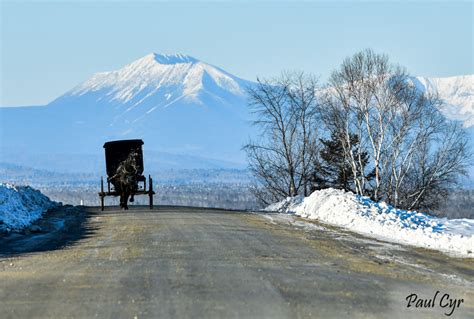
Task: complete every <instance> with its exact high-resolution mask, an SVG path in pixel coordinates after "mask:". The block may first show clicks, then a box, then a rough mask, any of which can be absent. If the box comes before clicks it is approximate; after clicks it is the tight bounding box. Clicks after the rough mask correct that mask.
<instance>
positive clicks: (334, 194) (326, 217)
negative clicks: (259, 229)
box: [265, 188, 474, 258]
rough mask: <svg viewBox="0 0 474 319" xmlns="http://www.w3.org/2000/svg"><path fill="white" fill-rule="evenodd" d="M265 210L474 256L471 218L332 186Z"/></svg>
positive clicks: (369, 234)
mask: <svg viewBox="0 0 474 319" xmlns="http://www.w3.org/2000/svg"><path fill="white" fill-rule="evenodd" d="M265 210H266V211H279V212H285V213H294V214H296V215H298V216H301V217H304V218H308V219H316V220H319V221H321V222H325V223H328V224H332V225H336V226H339V227H344V228H346V229H349V230H351V231H354V232H357V233H360V234H364V235H368V236H371V237H375V238H378V239H382V240H387V241H391V242H397V243H402V244H407V245H413V246H418V247H424V248H429V249H436V250H439V251H443V252H446V253H448V254H450V255H454V256H458V257H470V258H472V257H474V220H472V219H447V218H437V217H433V216H430V215H426V214H423V213H418V212H416V211H405V210H401V209H397V208H394V207H392V206H390V205H388V204H386V203H384V202H381V203H377V202H373V201H372V200H370V199H369V198H367V197H362V196H358V195H355V194H353V193H351V192H344V191H343V190H337V189H333V188H328V189H324V190H320V191H316V192H314V193H313V194H311V195H310V196H309V197H306V198H302V197H295V198H287V199H285V200H283V201H281V202H279V203H275V204H272V205H270V206H268V207H267V208H266V209H265Z"/></svg>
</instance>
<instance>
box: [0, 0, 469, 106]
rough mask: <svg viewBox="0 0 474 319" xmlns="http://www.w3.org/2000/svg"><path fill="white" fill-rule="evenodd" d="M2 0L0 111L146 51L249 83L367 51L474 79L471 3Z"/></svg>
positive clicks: (315, 69) (46, 96)
mask: <svg viewBox="0 0 474 319" xmlns="http://www.w3.org/2000/svg"><path fill="white" fill-rule="evenodd" d="M0 2H1V5H0V10H1V22H0V28H1V33H0V34H1V38H0V40H1V43H0V45H1V46H0V54H1V56H0V59H1V64H0V67H1V78H0V81H1V83H0V85H1V86H0V87H1V91H0V105H2V106H14V105H41V104H46V103H48V102H49V101H51V100H53V99H54V98H56V97H57V96H59V95H61V94H62V93H64V92H65V91H67V90H69V89H70V88H72V87H73V86H75V85H76V84H78V83H80V82H81V81H83V80H85V79H86V78H88V77H89V76H90V75H92V74H93V73H95V72H98V71H108V70H113V69H117V68H120V67H121V66H123V65H125V64H127V63H129V62H131V61H133V60H135V59H138V58H140V57H142V56H144V55H146V54H148V53H150V52H159V53H184V54H189V55H192V56H194V57H196V58H198V59H201V60H203V61H206V62H209V63H211V64H214V65H217V66H219V67H221V68H223V69H225V70H227V71H228V72H230V73H233V74H235V75H237V76H239V77H242V78H245V79H249V80H254V79H255V78H256V77H257V76H260V77H271V76H274V75H278V74H279V73H280V72H281V71H282V70H291V69H297V70H305V71H308V72H311V73H314V74H317V75H320V76H321V78H322V79H325V78H326V77H327V76H328V75H329V74H330V72H331V70H333V69H334V68H336V67H337V66H338V65H339V64H340V63H341V62H342V60H343V59H344V57H346V56H348V55H351V54H353V53H355V52H357V51H359V50H361V49H364V48H367V47H370V48H372V49H374V50H375V51H377V52H383V53H386V54H388V55H389V56H390V58H391V60H392V61H393V62H397V63H400V64H401V65H404V66H405V67H407V68H408V70H409V71H410V72H411V73H412V74H414V75H423V76H452V75H462V74H472V73H474V71H473V69H474V67H473V64H474V62H473V55H474V54H473V53H474V52H473V2H471V1H468V2H457V3H456V2H452V1H449V2H427V1H424V2H417V3H414V2H409V1H398V2H392V3H385V2H381V1H378V2H366V1H353V2H351V1H342V2H329V1H327V2H322V1H318V2H311V1H306V2H299V3H295V2H281V1H280V2H273V3H272V2H270V1H262V2H257V3H256V2H247V1H238V2H237V1H235V2H232V1H225V2H216V1H215V2H202V1H199V2H196V1H195V2H186V3H185V2H176V1H175V2H150V1H146V2H132V1H130V2H123V1H122V2H111V1H107V2H104V1H103V2H74V3H71V2H68V3H63V2H59V1H56V2H31V1H30V2H28V1H26V2H13V1H4V0H0Z"/></svg>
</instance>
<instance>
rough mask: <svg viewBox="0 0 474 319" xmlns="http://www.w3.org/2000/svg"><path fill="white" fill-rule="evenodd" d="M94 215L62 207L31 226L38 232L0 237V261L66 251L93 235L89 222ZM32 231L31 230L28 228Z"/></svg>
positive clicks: (70, 207)
mask: <svg viewBox="0 0 474 319" xmlns="http://www.w3.org/2000/svg"><path fill="white" fill-rule="evenodd" d="M93 215H95V213H93V212H90V211H88V210H86V209H84V208H81V207H73V206H62V207H59V208H56V209H54V210H52V211H49V212H47V213H46V214H45V215H44V217H43V218H41V219H40V220H38V221H36V222H35V223H34V224H33V225H36V226H39V229H40V231H37V232H31V231H29V230H28V229H27V230H24V231H22V232H13V233H8V234H3V235H1V234H0V258H5V257H14V256H19V255H23V254H29V253H37V252H45V251H52V250H57V249H65V248H67V247H68V246H71V245H74V243H76V242H77V241H78V240H81V239H84V238H87V237H90V236H92V235H93V234H94V232H95V231H96V228H94V227H92V226H91V223H89V222H88V220H89V219H90V218H91V217H92V216H93ZM29 229H31V228H29Z"/></svg>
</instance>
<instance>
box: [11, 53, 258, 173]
mask: <svg viewBox="0 0 474 319" xmlns="http://www.w3.org/2000/svg"><path fill="white" fill-rule="evenodd" d="M250 85H253V83H252V82H250V81H246V80H243V79H240V78H238V77H236V76H234V75H231V74H229V73H227V72H225V71H224V70H222V69H220V68H218V67H215V66H213V65H210V64H208V63H205V62H202V61H199V60H198V59H196V58H193V57H190V56H187V55H181V54H176V55H161V54H156V53H152V54H148V55H146V56H144V57H143V58H141V59H138V60H136V61H134V62H132V63H130V64H128V65H126V66H124V67H123V68H121V69H119V70H115V71H110V72H100V73H96V74H94V75H92V76H91V77H90V78H89V79H87V80H86V81H84V82H83V83H80V84H79V85H77V86H76V87H74V88H73V89H71V90H70V91H68V92H66V93H65V94H64V95H62V96H60V97H58V98H57V99H55V100H54V101H52V102H51V103H49V104H48V105H46V106H44V107H37V108H22V110H19V109H16V110H13V109H4V110H2V112H4V113H5V114H6V115H8V118H9V120H8V121H6V123H5V126H6V129H2V130H3V131H4V132H5V134H6V135H11V136H10V137H8V138H6V139H5V143H4V146H6V147H8V148H10V149H18V147H21V148H23V149H24V150H27V151H32V152H51V151H55V150H61V152H68V153H70V152H75V153H89V154H90V153H97V152H102V144H103V143H104V142H105V141H108V140H113V139H132V138H141V139H143V140H144V141H145V148H146V149H149V150H153V151H161V152H168V153H175V154H176V153H181V154H186V155H193V156H201V157H203V158H204V157H206V158H214V159H219V160H225V161H227V162H232V161H234V162H237V163H240V164H241V165H242V166H244V160H245V157H244V155H243V153H242V151H241V148H242V145H243V144H244V143H245V142H246V140H247V138H248V136H249V133H250V131H249V127H250V125H249V120H250V113H249V112H248V109H247V100H246V99H247V97H246V90H247V87H248V86H250ZM8 113H9V114H8ZM26 113H28V114H29V115H28V116H25V115H26ZM25 121H27V122H30V123H27V124H26V125H24V126H21V127H20V126H18V124H17V123H20V122H23V123H24V122H25ZM13 132H15V133H13ZM10 133H12V134H10ZM58 133H59V134H58ZM29 137H30V138H31V137H41V140H40V141H38V142H37V143H31V141H29V140H28V139H29ZM191 166H192V165H191Z"/></svg>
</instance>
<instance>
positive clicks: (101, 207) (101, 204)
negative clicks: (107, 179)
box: [100, 176, 105, 211]
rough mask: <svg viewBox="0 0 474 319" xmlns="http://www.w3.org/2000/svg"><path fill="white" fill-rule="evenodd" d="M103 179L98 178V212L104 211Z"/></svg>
mask: <svg viewBox="0 0 474 319" xmlns="http://www.w3.org/2000/svg"><path fill="white" fill-rule="evenodd" d="M104 197H105V195H104V178H103V177H102V176H101V177H100V210H102V211H103V210H104Z"/></svg>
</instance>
